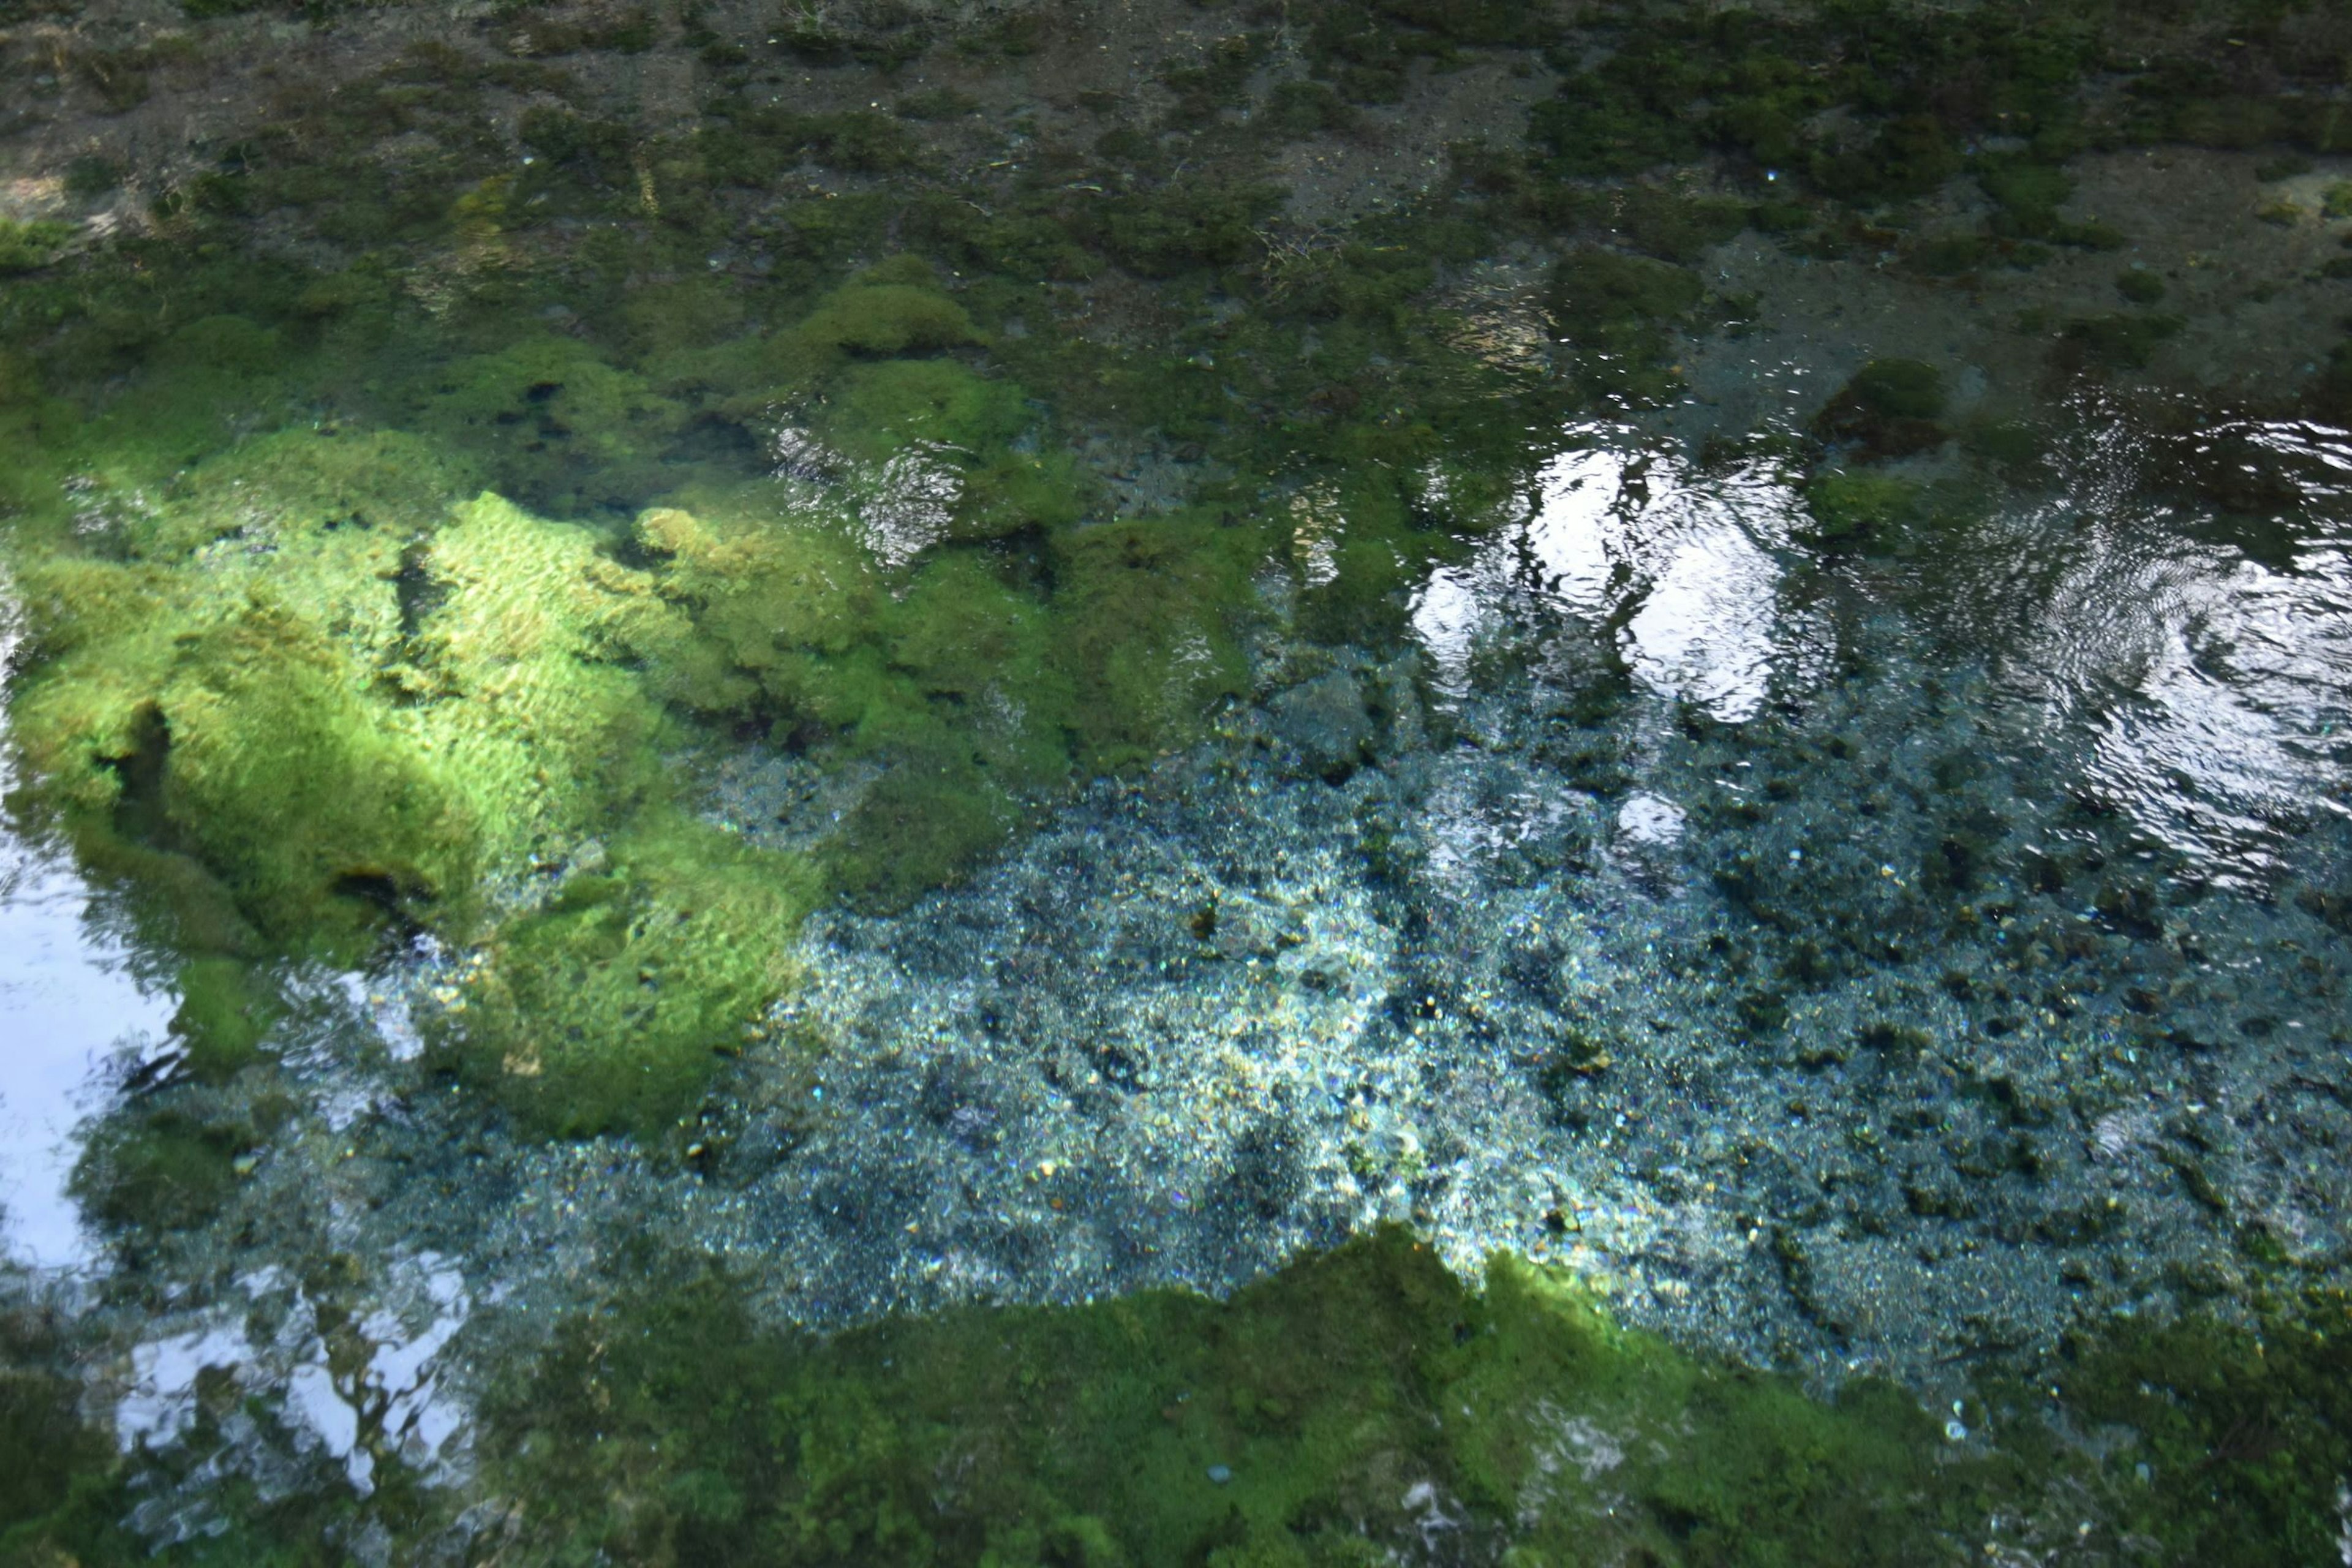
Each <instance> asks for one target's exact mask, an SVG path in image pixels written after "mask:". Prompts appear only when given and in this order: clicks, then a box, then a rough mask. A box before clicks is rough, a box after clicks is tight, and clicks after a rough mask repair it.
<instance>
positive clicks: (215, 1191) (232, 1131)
mask: <svg viewBox="0 0 2352 1568" xmlns="http://www.w3.org/2000/svg"><path fill="white" fill-rule="evenodd" d="M260 1141H261V1134H260V1132H259V1131H257V1130H256V1129H255V1128H254V1127H253V1126H251V1125H250V1124H248V1123H247V1122H245V1121H238V1120H234V1119H231V1120H222V1119H218V1118H215V1117H212V1116H208V1115H205V1114H203V1113H201V1112H199V1111H194V1110H183V1109H180V1108H178V1107H175V1106H170V1105H165V1106H161V1107H154V1108H143V1109H142V1110H137V1111H134V1113H132V1114H131V1115H128V1116H123V1117H116V1118H110V1119H108V1120H107V1121H105V1122H104V1123H103V1124H102V1125H101V1126H100V1129H99V1130H98V1131H97V1132H96V1134H95V1135H93V1136H92V1137H91V1138H90V1140H89V1142H88V1143H87V1144H85V1145H84V1146H83V1149H82V1154H81V1158H80V1160H79V1162H77V1163H76V1164H75V1166H74V1173H73V1179H72V1190H73V1194H74V1196H75V1198H76V1199H77V1200H78V1201H79V1203H80V1204H81V1205H82V1209H83V1212H84V1213H85V1214H87V1215H89V1216H90V1217H91V1218H93V1219H96V1220H98V1221H99V1222H100V1223H101V1224H104V1225H108V1226H117V1227H121V1228H127V1229H132V1230H140V1231H164V1230H181V1229H185V1228H187V1227H188V1226H195V1225H201V1224H202V1223H204V1222H205V1220H207V1219H209V1218H211V1217H212V1216H213V1215H215V1214H216V1213H217V1212H219V1210H220V1208H221V1206H222V1205H224V1204H226V1202H227V1201H228V1196H229V1194H230V1192H231V1191H232V1190H233V1189H234V1188H235V1187H236V1180H237V1172H236V1159H237V1156H238V1155H240V1154H242V1153H244V1152H246V1151H247V1150H248V1149H252V1148H254V1147H255V1146H256V1145H257V1144H258V1143H259V1142H260Z"/></svg>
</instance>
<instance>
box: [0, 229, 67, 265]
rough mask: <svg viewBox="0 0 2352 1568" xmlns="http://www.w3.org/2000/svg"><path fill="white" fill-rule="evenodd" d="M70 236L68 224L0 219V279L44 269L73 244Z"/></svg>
mask: <svg viewBox="0 0 2352 1568" xmlns="http://www.w3.org/2000/svg"><path fill="white" fill-rule="evenodd" d="M73 237H74V226H73V225H71V224H69V223H52V222H48V221H47V220H40V221H36V222H33V223H19V222H17V221H16V219H14V218H0V277H6V276H8V275H9V274H11V273H17V272H31V271H34V270H36V269H37V268H43V267H47V265H48V264H49V263H50V262H52V261H55V260H56V259H57V258H58V254H59V253H60V252H62V251H63V250H64V249H65V247H67V246H68V245H70V244H72V243H73Z"/></svg>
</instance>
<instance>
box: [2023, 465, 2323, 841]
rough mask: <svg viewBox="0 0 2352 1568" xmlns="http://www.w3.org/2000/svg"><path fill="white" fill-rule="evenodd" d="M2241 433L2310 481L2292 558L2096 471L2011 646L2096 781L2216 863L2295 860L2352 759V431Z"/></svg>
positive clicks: (2169, 837)
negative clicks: (2351, 493) (2252, 552)
mask: <svg viewBox="0 0 2352 1568" xmlns="http://www.w3.org/2000/svg"><path fill="white" fill-rule="evenodd" d="M2232 434H2234V435H2236V436H2237V437H2239V438H2240V439H2241V440H2242V441H2243V442H2244V443H2245V446H2246V447H2248V448H2249V449H2251V450H2252V451H2255V452H2260V453H2267V454H2268V455H2270V456H2271V457H2272V458H2275V459H2276V460H2278V462H2279V463H2280V465H2281V467H2282V468H2284V469H2285V470H2286V472H2287V473H2288V474H2289V475H2290V476H2291V477H2292V479H2293V480H2294V484H2295V489H2296V490H2297V491H2298V492H2299V493H2300V496H2301V505H2300V506H2299V507H2296V508H2294V516H2293V517H2291V518H2290V519H2288V521H2292V522H2293V523H2294V524H2295V525H2296V526H2295V527H2294V528H2293V529H2292V530H2291V531H2290V534H2291V536H2292V537H2293V538H2294V540H2295V547H2294V551H2293V552H2292V554H2291V555H2290V556H2289V557H2288V558H2287V559H2285V560H2284V561H2281V562H2278V563H2268V564H2266V563H2262V562H2258V561H2256V560H2253V559H2252V558H2250V557H2249V556H2248V555H2247V554H2245V553H2244V552H2242V551H2241V550H2239V549H2236V548H2233V547H2231V546H2227V545H2217V544H2211V543H2206V542H2200V540H2199V539H2197V538H2196V537H2194V535H2193V534H2192V533H2191V528H2192V526H2193V525H2194V524H2195V523H2196V522H2197V521H2199V520H2198V519H2197V518H2196V517H2194V516H2191V515H2186V514H2184V512H2183V510H2182V509H2180V508H2179V507H2178V506H2163V505H2156V504H2151V503H2148V502H2146V501H2140V502H2137V503H2134V502H2131V501H2127V500H2119V499H2117V498H2116V497H2115V495H2114V492H2113V490H2112V489H2109V487H2107V486H2106V485H2105V484H2100V483H2095V484H2094V485H2093V486H2091V487H2088V493H2087V494H2084V495H2083V496H2082V498H2081V500H2078V502H2077V505H2078V507H2079V509H2080V511H2081V514H2082V515H2083V518H2084V524H2083V526H2082V528H2081V529H2080V530H2079V531H2077V532H2076V533H2075V534H2074V537H2073V538H2072V540H2071V541H2069V542H2068V544H2067V547H2066V548H2065V549H2064V550H2063V559H2064V561H2065V565H2064V568H2063V572H2062V573H2061V574H2059V576H2058V579H2057V581H2056V582H2055V583H2054V584H2053V585H2052V587H2051V590H2050V592H2049V595H2048V598H2047V600H2046V602H2045V603H2043V604H2042V605H2039V606H2037V608H2038V612H2039V613H2038V614H2037V616H2035V618H2034V621H2033V623H2032V626H2031V628H2030V630H2029V631H2028V634H2027V636H2026V637H2025V638H2024V640H2023V645H2022V646H2021V647H2020V648H2019V649H2017V650H2016V652H2015V654H2014V655H2013V656H2012V658H2011V670H2012V672H2013V675H2014V676H2015V677H2016V678H2018V679H2021V681H2023V682H2025V683H2030V684H2031V685H2032V686H2033V687H2037V688H2038V689H2039V691H2040V694H2041V696H2042V700H2043V701H2044V702H2045V704H2046V706H2047V709H2048V711H2049V717H2050V720H2051V721H2052V723H2053V725H2055V726H2059V727H2062V729H2063V728H2064V727H2078V728H2079V732H2080V733H2081V734H2082V735H2083V737H2084V741H2083V747H2084V756H2083V763H2082V765H2083V766H2084V770H2085V773H2086V775H2087V783H2088V784H2089V786H2090V787H2091V788H2093V789H2094V790H2095V791H2097V792H2099V793H2100V794H2102V795H2105V796H2108V797H2111V798H2112V799H2114V800H2115V801H2116V803H2118V804H2120V805H2123V806H2124V807H2125V808H2126V809H2127V810H2129V811H2130V812H2131V813H2132V814H2133V815H2134V816H2136V817H2137V819H2138V820H2139V821H2140V822H2141V823H2142V824H2143V825H2144V826H2146V827H2147V829H2148V830H2149V831H2150V832H2152V833H2154V834H2156V835H2157V836H2158V837H2161V838H2162V839H2163V840H2164V841H2165V842H2166V843H2167V844H2168V845H2169V846H2171V847H2174V848H2176V849H2178V850H2179V851H2181V852H2183V853H2185V854H2188V855H2189V856H2192V857H2194V858H2197V859H2198V860H2200V862H2203V863H2204V864H2205V865H2206V867H2207V868H2208V869H2209V872H2210V875H2212V876H2213V877H2214V878H2215V879H2217V880H2219V881H2222V882H2224V883H2246V884H2252V885H2259V884H2262V883H2265V882H2268V881H2270V880H2271V879H2274V878H2275V877H2276V876H2278V875H2279V874H2281V873H2283V872H2285V871H2287V870H2290V869H2291V868H2292V867H2291V865H2290V862H2289V860H2288V858H2287V854H2288V850H2287V845H2288V844H2289V842H2290V841H2291V839H2292V838H2293V837H2294V836H2295V835H2296V834H2298V833H2299V832H2300V831H2302V830H2303V829H2305V827H2307V826H2309V825H2310V823H2311V821H2312V819H2313V817H2314V816H2315V814H2334V815H2337V816H2342V815H2344V814H2345V812H2346V803H2345V801H2344V800H2343V799H2342V791H2343V789H2344V785H2345V782H2346V777H2347V773H2346V764H2347V762H2352V552H2348V551H2347V545H2352V527H2347V517H2346V515H2345V510H2344V502H2345V500H2346V496H2347V486H2346V482H2345V481H2346V478H2347V475H2352V438H2347V436H2346V434H2345V433H2344V432H2341V431H2332V430H2326V429H2324V428H2320V427H2315V426H2305V425H2296V426H2242V427H2240V428H2239V429H2238V430H2236V431H2235V432H2233V433H2232Z"/></svg>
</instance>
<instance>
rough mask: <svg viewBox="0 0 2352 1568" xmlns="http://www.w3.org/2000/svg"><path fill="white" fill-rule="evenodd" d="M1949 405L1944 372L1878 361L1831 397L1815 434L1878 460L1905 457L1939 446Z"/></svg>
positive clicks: (1896, 361)
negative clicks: (1855, 448)
mask: <svg viewBox="0 0 2352 1568" xmlns="http://www.w3.org/2000/svg"><path fill="white" fill-rule="evenodd" d="M1949 403H1950V396H1949V394H1948V392H1947V390H1946V388H1945V384H1944V373H1943V372H1942V371H1940V370H1938V369H1937V368H1936V367H1935V366H1934V365H1931V364H1927V363H1922V362H1920V361H1918V360H1911V359H1874V360H1872V361H1871V362H1870V363H1867V364H1865V365H1864V366H1863V367H1862V368H1861V369H1860V370H1858V371H1856V372H1855V373H1854V374H1853V379H1852V380H1850V381H1848V382H1847V383H1846V384H1845V385H1844V386H1843V388H1842V389H1840V391H1839V392H1838V394H1837V395H1836V396H1834V397H1832V398H1831V399H1830V401H1829V405H1828V406H1826V407H1825V408H1823V409H1822V413H1821V416H1820V418H1819V419H1817V420H1816V421H1815V422H1814V429H1815V431H1816V432H1817V433H1818V434H1820V435H1821V436H1822V437H1823V438H1825V439H1827V440H1831V441H1837V442H1842V443H1845V444H1848V445H1851V446H1853V447H1859V448H1860V449H1861V450H1862V451H1863V452H1864V453H1866V454H1869V455H1871V456H1875V457H1904V456H1907V455H1909V454H1911V453H1914V452H1921V451H1926V450H1927V449H1929V448H1931V447H1936V446H1938V445H1940V444H1941V443H1942V442H1943V440H1944V437H1945V430H1944V426H1943V424H1942V420H1943V417H1944V414H1945V410H1946V408H1947V407H1948V405H1949Z"/></svg>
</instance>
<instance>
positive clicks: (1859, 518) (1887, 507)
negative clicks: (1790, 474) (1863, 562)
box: [1798, 470, 1925, 555]
mask: <svg viewBox="0 0 2352 1568" xmlns="http://www.w3.org/2000/svg"><path fill="white" fill-rule="evenodd" d="M1805 510H1806V511H1807V512H1808V513H1809V514H1810V515H1811V524H1810V526H1808V527H1805V528H1802V529H1801V530H1799V531H1798V539H1799V542H1801V543H1804V544H1809V545H1811V546H1812V547H1813V548H1814V549H1816V550H1820V551H1822V552H1826V553H1829V554H1832V555H1835V554H1852V553H1873V552H1878V551H1881V550H1884V549H1885V548H1887V547H1889V546H1890V545H1891V544H1892V543H1893V542H1894V540H1895V535H1896V534H1897V533H1898V532H1899V531H1901V530H1902V529H1903V528H1904V527H1906V525H1907V524H1909V523H1911V522H1913V521H1916V520H1917V519H1918V518H1919V517H1920V516H1921V515H1922V514H1923V512H1924V510H1925V506H1924V502H1923V500H1922V495H1921V489H1920V487H1919V486H1918V485H1917V484H1916V483H1914V482H1913V481H1911V480H1909V479H1899V478H1896V477H1895V476H1894V475H1891V474H1874V473H1867V472H1849V471H1845V470H1833V471H1830V472H1826V473H1821V474H1816V475H1814V476H1813V478H1812V479H1811V480H1810V481H1809V482H1808V483H1807V484H1806V486H1805Z"/></svg>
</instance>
